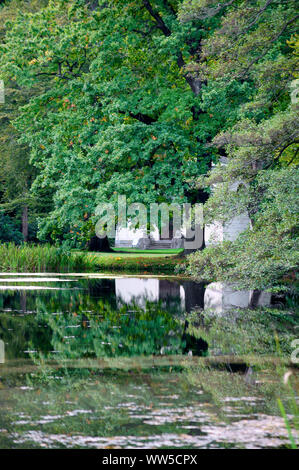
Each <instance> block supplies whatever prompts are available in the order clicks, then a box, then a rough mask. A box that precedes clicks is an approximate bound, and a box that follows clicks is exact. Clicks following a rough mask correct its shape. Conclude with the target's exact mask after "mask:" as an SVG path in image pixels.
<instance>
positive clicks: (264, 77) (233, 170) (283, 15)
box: [182, 1, 298, 288]
mask: <svg viewBox="0 0 299 470" xmlns="http://www.w3.org/2000/svg"><path fill="white" fill-rule="evenodd" d="M212 4H213V2H191V4H189V3H186V4H185V9H183V10H182V15H183V16H182V17H183V18H185V20H188V18H190V15H191V17H198V18H202V17H203V16H204V15H210V14H214V10H213V9H212V10H211V6H212ZM297 23H298V15H297V14H296V8H295V4H294V3H293V2H281V1H265V2H263V3H262V2H242V3H240V4H236V5H235V6H234V7H233V3H232V7H231V9H229V10H228V11H227V13H226V14H224V15H223V18H222V21H221V24H220V26H219V28H218V30H217V31H215V32H214V33H213V35H212V36H211V37H209V38H208V40H207V41H206V42H205V44H204V46H203V49H204V52H203V54H204V55H205V56H206V58H207V60H208V61H210V67H209V68H208V70H207V69H205V70H204V71H205V73H206V76H207V78H208V81H209V80H210V84H209V83H208V86H207V92H208V93H207V97H209V96H210V97H211V98H212V99H213V96H215V86H217V85H219V89H220V90H222V89H226V88H228V87H232V86H235V85H236V83H237V84H239V86H242V87H244V85H245V86H247V84H250V85H251V84H253V88H252V92H251V93H250V94H248V99H247V102H246V103H245V104H244V105H241V106H240V108H239V119H238V120H237V122H236V123H232V125H231V126H230V128H229V129H227V130H225V131H223V132H220V133H219V134H218V135H216V136H215V137H214V139H213V142H212V145H213V146H215V147H217V148H218V149H219V152H221V153H222V154H224V155H226V156H227V157H228V164H227V165H226V166H222V165H218V166H216V167H215V169H214V170H213V171H212V172H210V173H209V174H208V176H205V177H203V178H200V179H199V180H198V184H199V185H200V186H202V187H210V186H211V185H214V184H215V183H218V184H217V185H216V187H215V189H214V191H213V194H212V196H211V197H210V198H209V201H208V203H207V204H206V207H205V209H206V210H205V221H206V222H209V221H211V220H220V221H223V222H225V221H228V220H229V219H231V218H232V216H233V215H236V214H238V213H242V212H244V211H245V210H246V211H247V212H248V213H249V215H250V218H251V221H252V224H253V230H251V231H250V230H248V231H247V232H246V233H244V234H243V235H241V236H240V237H239V238H238V239H237V240H236V242H234V243H224V244H223V245H220V246H218V247H216V248H215V247H211V248H209V249H207V250H206V251H205V252H204V253H202V254H198V253H197V254H195V255H192V256H191V257H190V258H189V261H188V267H187V270H188V272H189V273H192V274H193V275H195V276H196V277H198V278H202V277H204V278H206V279H217V280H222V281H225V282H235V285H236V286H239V287H247V288H271V287H273V286H280V287H281V285H282V284H281V282H282V280H283V279H284V280H286V278H288V276H289V277H290V276H291V278H292V276H294V273H295V271H296V269H297V267H298V256H297V251H296V247H297V237H298V210H297V207H298V196H297V194H298V187H297V180H298V168H297V167H298V126H297V114H298V103H297V102H296V100H294V99H292V93H291V92H292V88H293V86H294V83H295V82H294V81H295V80H296V78H297V77H298V76H297V75H296V72H295V70H296V63H298V41H297V38H296V36H295V33H294V31H295V28H296V24H297ZM211 64H213V66H212V65H211ZM198 70H199V71H202V69H201V68H200V67H199V68H198ZM197 73H199V72H197ZM212 78H213V79H214V81H215V82H214V83H212ZM218 106H219V107H220V108H221V107H223V103H221V102H218ZM234 183H235V184H237V185H239V190H238V191H231V186H232V184H234ZM240 183H241V184H240Z"/></svg>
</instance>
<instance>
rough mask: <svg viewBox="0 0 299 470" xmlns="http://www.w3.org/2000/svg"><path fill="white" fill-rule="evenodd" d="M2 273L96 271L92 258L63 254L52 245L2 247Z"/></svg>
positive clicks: (0, 265)
mask: <svg viewBox="0 0 299 470" xmlns="http://www.w3.org/2000/svg"><path fill="white" fill-rule="evenodd" d="M0 271H2V272H32V273H34V272H82V271H83V272H85V271H86V272H88V271H96V265H95V264H94V263H93V261H92V258H90V257H87V256H85V255H84V254H83V253H63V252H62V251H61V250H59V249H57V248H55V247H53V246H50V245H26V244H24V245H20V246H16V245H14V244H13V243H8V244H3V245H0Z"/></svg>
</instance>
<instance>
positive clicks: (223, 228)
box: [205, 157, 251, 246]
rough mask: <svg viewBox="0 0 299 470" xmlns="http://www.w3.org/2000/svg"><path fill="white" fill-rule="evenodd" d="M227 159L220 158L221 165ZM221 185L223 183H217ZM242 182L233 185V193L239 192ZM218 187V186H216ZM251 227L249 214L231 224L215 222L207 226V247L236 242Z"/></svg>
mask: <svg viewBox="0 0 299 470" xmlns="http://www.w3.org/2000/svg"><path fill="white" fill-rule="evenodd" d="M226 164H227V158H226V157H221V158H220V165H226ZM217 184H221V183H217ZM240 184H242V182H241V181H240V182H235V183H233V184H232V185H231V187H230V189H231V191H237V190H238V188H239V186H240ZM214 186H216V185H214ZM249 227H251V222H250V218H249V215H248V214H247V213H243V214H239V215H236V216H235V217H233V218H232V219H231V220H230V221H229V222H226V223H221V222H217V221H215V222H214V223H212V224H207V225H206V226H205V245H206V246H209V245H213V244H217V243H221V242H224V241H234V240H236V238H237V237H238V235H239V234H240V233H242V232H244V230H246V229H248V228H249Z"/></svg>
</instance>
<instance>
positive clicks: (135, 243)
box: [115, 224, 160, 249]
mask: <svg viewBox="0 0 299 470" xmlns="http://www.w3.org/2000/svg"><path fill="white" fill-rule="evenodd" d="M159 239H160V234H159V230H158V228H157V227H155V229H154V230H152V231H151V233H150V237H148V235H147V232H146V229H143V228H139V229H132V228H130V225H129V224H128V226H127V227H117V228H116V234H115V246H116V247H118V248H144V249H145V248H148V246H149V245H150V242H151V240H153V241H158V240H159Z"/></svg>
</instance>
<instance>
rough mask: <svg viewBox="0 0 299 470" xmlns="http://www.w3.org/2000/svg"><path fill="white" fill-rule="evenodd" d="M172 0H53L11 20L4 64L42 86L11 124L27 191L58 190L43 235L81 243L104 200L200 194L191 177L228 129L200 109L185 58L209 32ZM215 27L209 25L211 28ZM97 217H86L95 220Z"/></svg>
mask: <svg viewBox="0 0 299 470" xmlns="http://www.w3.org/2000/svg"><path fill="white" fill-rule="evenodd" d="M177 12H178V3H177V2H171V1H160V0H155V1H153V2H150V1H145V0H144V1H143V0H142V1H141V0H139V1H133V2H131V3H129V4H128V2H126V1H123V0H119V1H117V2H115V1H113V2H112V1H108V2H104V1H100V2H99V6H98V8H96V9H90V8H88V5H86V3H85V2H83V1H73V2H61V1H55V2H51V4H49V6H48V7H46V8H44V9H42V10H40V11H39V12H37V13H35V14H34V15H27V14H21V15H20V16H19V17H18V18H17V20H16V21H14V22H12V23H11V26H10V29H9V31H8V32H7V34H6V37H5V43H4V45H3V47H2V52H3V56H2V59H1V63H2V65H1V70H2V74H4V76H10V75H13V76H14V77H15V79H16V81H17V83H19V84H21V85H22V86H25V85H26V86H29V87H31V88H32V87H33V86H34V85H36V84H41V83H45V80H46V81H47V83H48V84H49V85H51V86H49V89H48V90H47V92H46V93H44V94H43V95H40V96H38V97H36V98H33V99H32V100H31V101H30V103H29V104H28V105H27V106H25V107H24V108H23V109H22V115H21V117H20V118H19V119H18V120H17V122H16V126H17V128H18V129H19V131H20V132H21V133H22V135H23V141H24V142H25V143H27V144H28V145H30V147H31V161H32V163H33V165H34V166H35V167H36V168H37V170H38V176H37V177H36V179H35V181H34V183H33V187H32V189H33V193H34V194H35V195H36V196H37V197H38V196H39V193H40V190H41V189H42V188H51V191H53V204H54V210H53V211H51V212H50V214H49V216H47V217H46V218H45V219H43V220H42V222H41V224H40V236H41V237H46V236H47V235H48V234H51V237H52V239H53V240H55V239H65V240H68V241H69V242H71V243H75V242H78V241H79V242H83V241H84V240H86V238H89V236H90V233H91V231H90V227H92V226H93V224H94V219H91V218H92V216H93V214H94V210H95V207H96V205H97V204H98V203H99V202H106V201H110V202H111V201H112V202H115V203H116V201H117V195H118V194H125V195H126V196H127V198H128V202H133V201H134V202H135V201H140V202H143V203H146V204H148V203H150V202H163V201H165V202H180V203H182V202H185V201H187V200H192V199H193V200H196V198H197V199H198V197H199V196H198V192H197V193H194V191H193V188H192V185H190V183H189V181H190V179H192V178H194V177H195V176H197V175H198V174H202V173H205V172H206V171H207V169H208V167H209V165H210V162H211V160H212V158H213V155H214V154H215V151H213V150H212V149H211V148H208V147H207V146H206V145H205V144H206V141H209V140H211V138H212V137H213V136H214V135H215V134H216V132H217V131H218V130H219V129H220V128H221V127H224V125H225V121H224V120H222V119H221V118H220V119H218V120H212V119H211V117H210V116H209V114H208V113H207V112H206V111H205V110H204V109H203V107H202V97H201V91H202V87H203V84H204V82H203V81H202V80H201V79H198V78H197V77H194V76H193V75H192V74H190V73H189V72H187V70H186V69H185V65H186V62H187V60H188V59H190V58H191V57H192V56H193V55H194V54H195V53H196V52H195V51H196V50H197V49H198V48H200V47H201V46H200V44H201V41H202V38H203V37H205V35H207V34H208V31H209V28H211V27H212V26H213V24H214V23H215V21H214V19H212V20H211V21H210V20H207V22H206V25H205V27H204V26H201V27H200V28H194V27H193V24H187V23H186V24H185V23H184V24H183V23H180V22H179V20H178V16H177ZM210 25H212V26H210ZM90 220H92V221H93V222H92V224H91V223H90Z"/></svg>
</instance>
